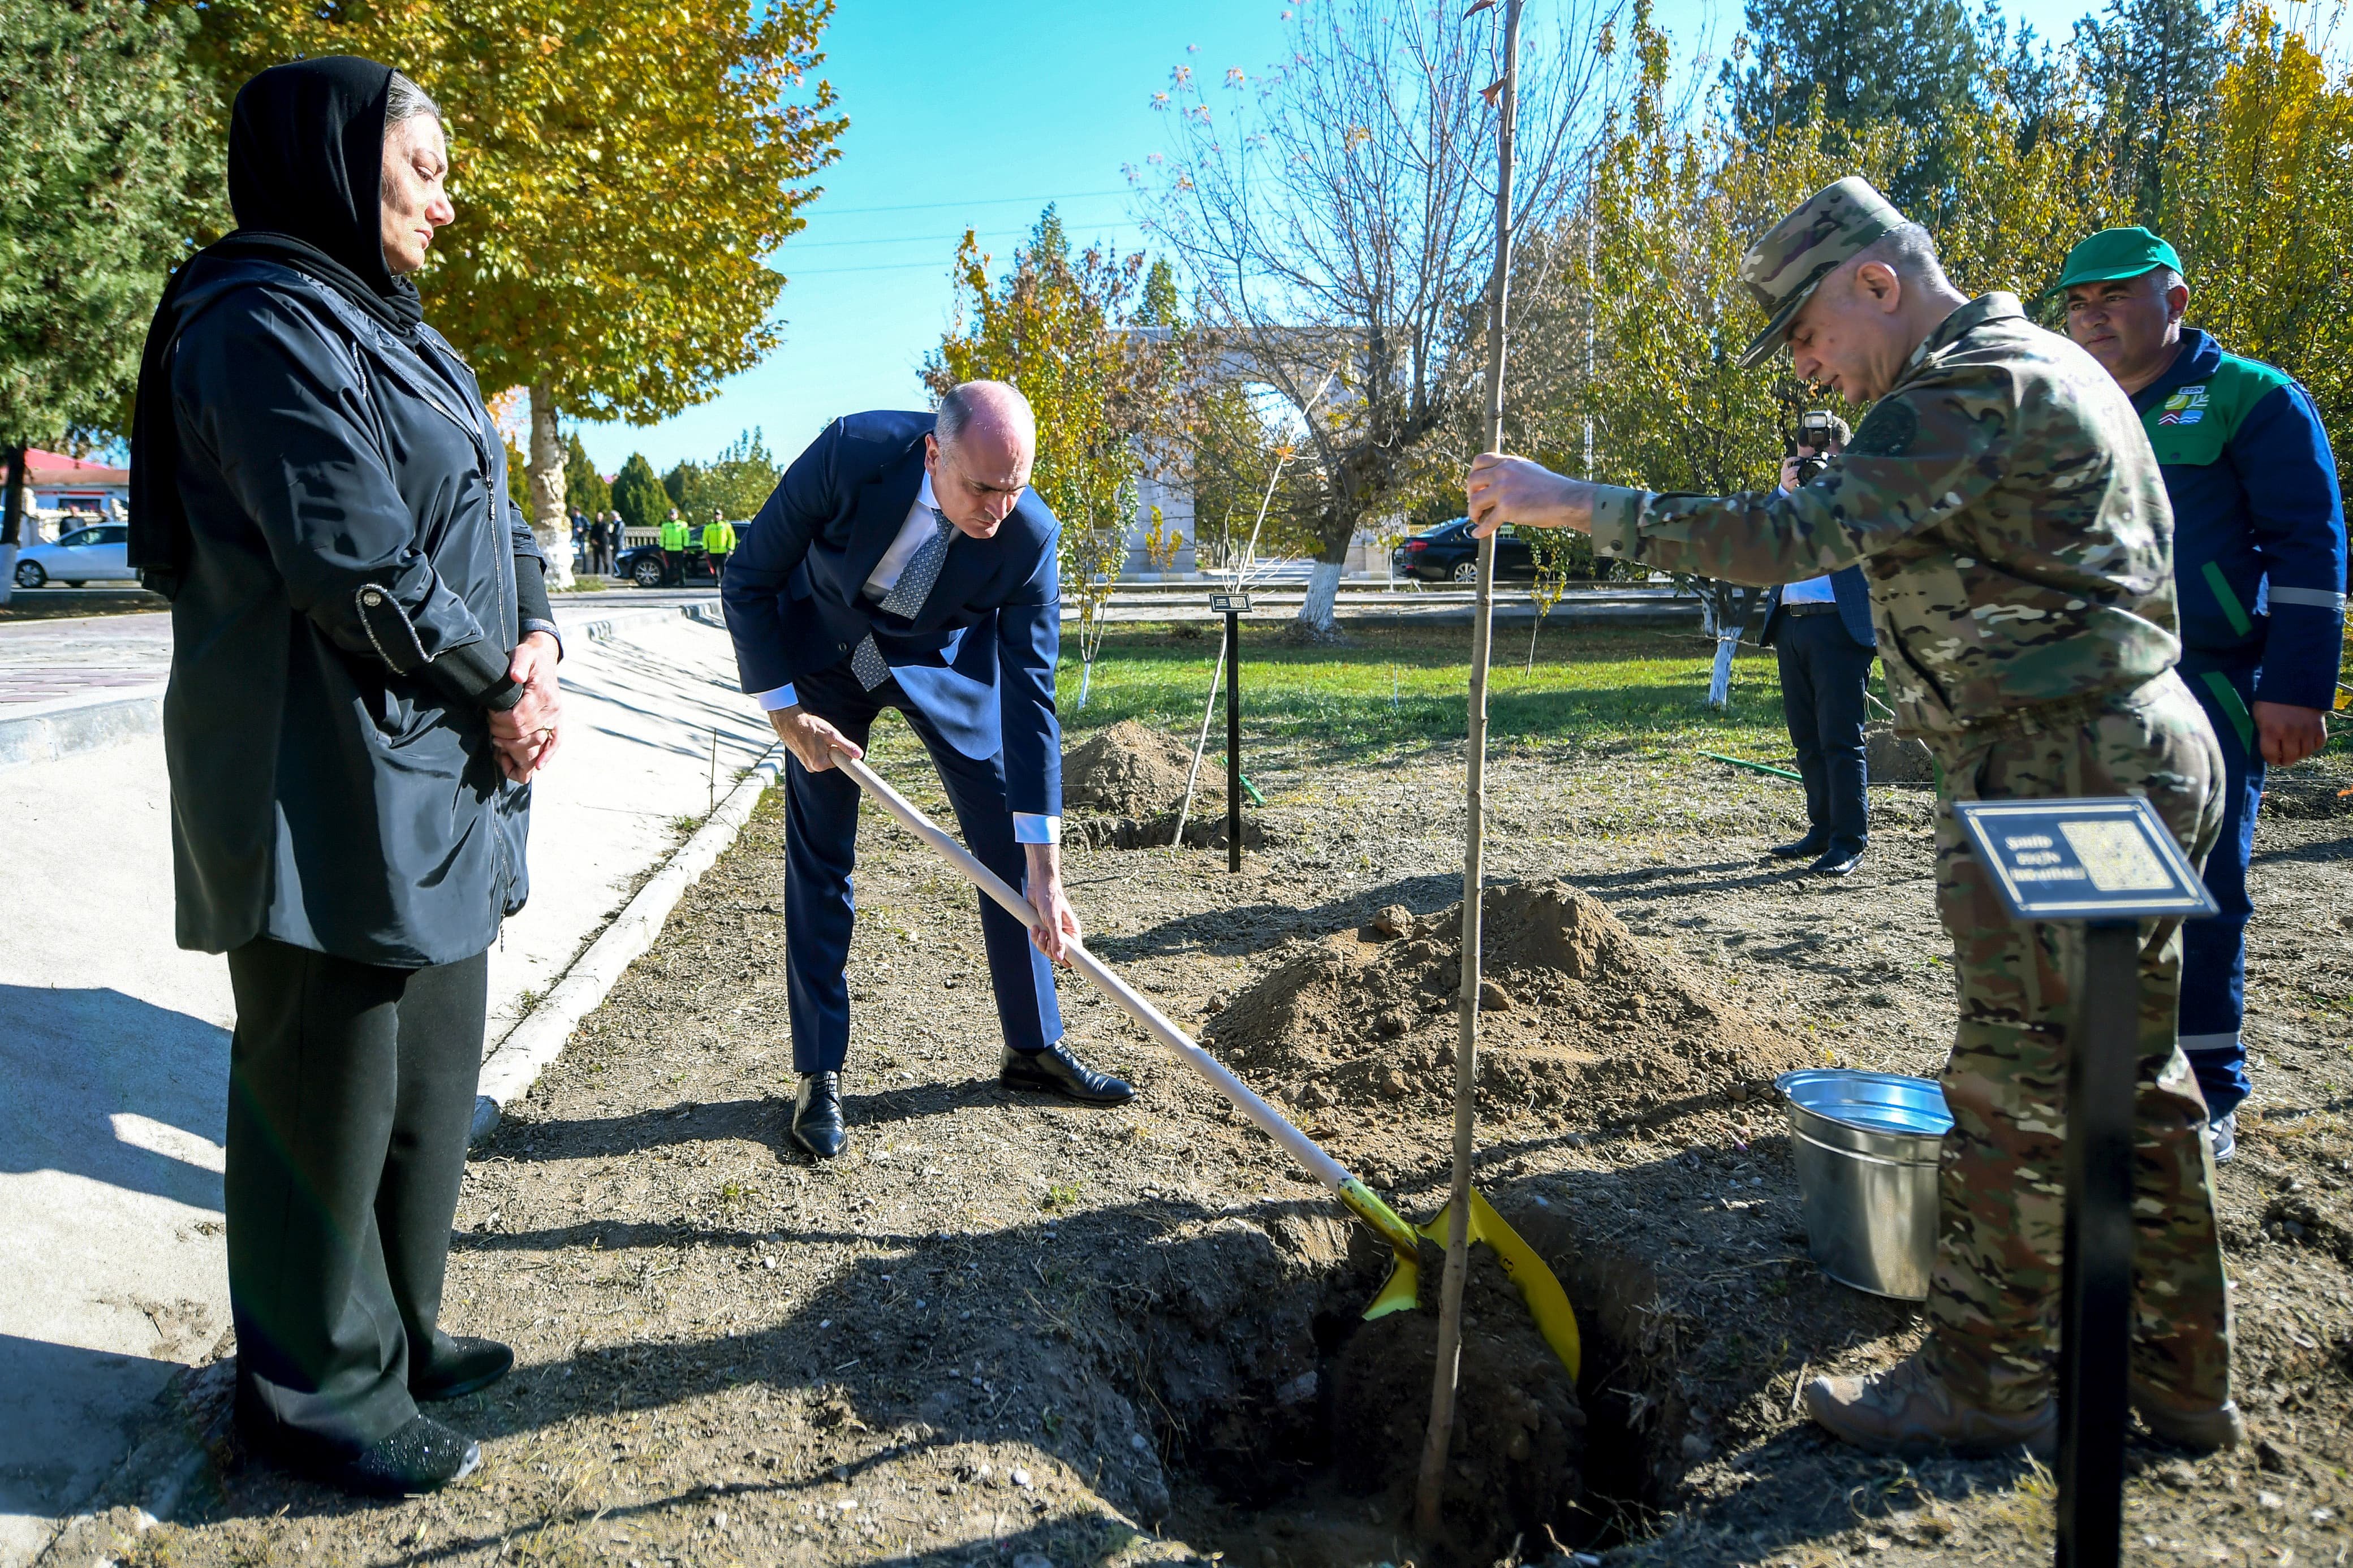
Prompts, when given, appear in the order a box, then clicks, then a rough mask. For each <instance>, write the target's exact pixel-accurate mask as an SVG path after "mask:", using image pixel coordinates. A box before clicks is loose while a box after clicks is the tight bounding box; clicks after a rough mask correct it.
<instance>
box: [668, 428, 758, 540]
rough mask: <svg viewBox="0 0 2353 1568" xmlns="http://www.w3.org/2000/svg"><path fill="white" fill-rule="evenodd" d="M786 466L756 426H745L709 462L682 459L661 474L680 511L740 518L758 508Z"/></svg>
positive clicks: (694, 516) (701, 518)
mask: <svg viewBox="0 0 2353 1568" xmlns="http://www.w3.org/2000/svg"><path fill="white" fill-rule="evenodd" d="M783 477H784V470H783V469H782V468H778V467H777V466H776V458H775V457H774V456H773V455H771V454H770V452H769V451H768V447H767V442H766V440H765V438H764V437H762V435H761V433H760V432H759V431H758V430H756V429H754V430H746V431H744V433H743V434H742V435H741V436H739V437H736V438H735V439H734V440H733V441H732V442H730V443H728V445H727V447H726V448H725V449H724V450H723V451H722V452H721V453H720V454H719V456H718V457H717V458H714V459H712V461H710V462H708V463H693V462H682V463H680V464H678V465H677V466H676V467H674V468H671V469H670V472H669V473H667V474H664V475H663V476H662V481H661V482H662V489H663V490H664V491H665V492H666V493H667V494H668V495H669V496H670V504H671V505H673V506H675V507H677V508H678V511H679V515H680V516H681V517H683V518H687V519H689V520H691V521H694V522H697V523H702V522H708V521H710V520H711V515H712V513H713V512H722V513H724V514H725V515H726V516H727V517H728V518H729V519H730V520H731V521H736V522H741V521H744V519H745V518H747V517H750V516H751V515H752V514H753V513H754V512H756V511H758V510H760V507H761V505H762V503H763V502H765V501H766V500H767V499H768V492H770V491H771V490H773V489H776V481H777V480H778V479H782V478H783Z"/></svg>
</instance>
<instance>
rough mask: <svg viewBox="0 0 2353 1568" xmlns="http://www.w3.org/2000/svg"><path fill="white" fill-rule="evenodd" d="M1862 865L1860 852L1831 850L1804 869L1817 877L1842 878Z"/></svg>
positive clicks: (1855, 850)
mask: <svg viewBox="0 0 2353 1568" xmlns="http://www.w3.org/2000/svg"><path fill="white" fill-rule="evenodd" d="M1860 865H1862V850H1860V849H1854V850H1847V849H1832V850H1831V851H1830V852H1829V853H1827V854H1825V855H1824V856H1823V857H1822V858H1820V859H1819V860H1817V861H1815V862H1814V863H1813V864H1812V865H1810V866H1809V867H1807V868H1806V869H1807V870H1809V871H1810V872H1812V873H1813V874H1814V875H1815V876H1817V877H1843V876H1845V875H1847V874H1848V873H1849V872H1851V871H1852V870H1853V869H1854V868H1856V867H1857V866H1860Z"/></svg>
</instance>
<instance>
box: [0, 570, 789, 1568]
mask: <svg viewBox="0 0 2353 1568" xmlns="http://www.w3.org/2000/svg"><path fill="white" fill-rule="evenodd" d="M702 596H703V597H707V596H708V595H702ZM676 598H677V596H675V595H673V596H669V597H668V598H667V599H666V598H665V596H663V595H654V594H645V595H629V596H628V597H627V598H623V597H621V596H620V595H595V596H594V597H591V596H589V595H581V596H580V598H579V599H577V600H572V601H567V602H566V603H565V604H564V605H562V607H561V608H560V609H559V612H558V615H559V619H561V620H562V621H563V622H564V623H565V625H566V626H567V627H569V628H571V629H572V635H570V636H569V637H567V639H566V658H565V665H564V677H565V688H566V695H565V711H566V719H567V738H566V740H565V747H564V750H563V752H561V754H560V755H559V756H558V758H557V760H556V763H555V764H554V766H553V767H552V768H551V769H550V771H549V773H548V774H547V775H546V776H545V778H544V779H543V781H542V782H541V784H538V785H537V786H535V789H534V795H535V799H534V801H533V820H532V845H531V870H532V881H533V895H532V900H531V903H530V906H529V907H528V908H527V909H526V910H524V911H523V912H522V914H521V915H520V916H518V917H516V918H515V919H514V920H512V921H508V922H507V928H506V933H505V940H504V942H503V944H502V946H501V947H500V948H494V949H493V950H492V952H491V1013H492V1022H491V1039H492V1040H496V1039H497V1038H498V1037H500V1035H501V1034H502V1033H503V1032H504V1029H505V1028H506V1027H507V1026H511V1025H512V1022H513V1020H514V1018H515V1017H516V1016H518V1014H519V1011H520V1006H519V1003H520V999H521V998H522V995H523V994H524V993H525V992H532V991H543V990H544V989H546V987H547V986H548V985H549V984H550V983H551V982H552V981H553V979H554V977H556V976H557V975H559V974H561V973H562V972H563V970H564V969H565V967H566V966H567V965H568V964H569V963H570V962H571V960H572V958H573V957H574V956H575V954H576V953H577V952H579V951H580V949H581V948H582V947H583V946H584V945H585V944H586V942H587V941H588V940H589V939H590V938H591V937H592V936H593V935H594V934H595V933H596V931H597V930H599V929H601V928H602V926H603V924H604V922H605V921H606V920H607V918H609V916H610V915H611V914H612V913H613V912H615V911H616V910H618V909H619V907H620V906H621V905H622V904H623V903H624V902H625V901H626V900H627V897H628V891H629V889H630V888H631V887H632V886H633V885H634V883H635V880H636V879H637V878H638V874H639V873H640V872H642V871H643V870H644V869H645V868H648V867H649V866H650V865H652V864H653V863H654V862H656V861H657V860H658V859H659V858H660V857H661V856H663V855H664V854H666V853H667V851H668V850H669V848H670V846H671V845H672V844H673V843H674V842H675V841H676V838H677V827H676V821H677V819H678V818H679V817H681V816H701V815H702V812H703V810H704V808H705V804H706V801H707V800H708V798H709V795H710V791H711V787H712V786H711V782H710V781H711V776H712V735H713V731H716V732H717V736H718V758H717V764H716V768H717V776H718V787H719V789H720V790H721V792H724V790H725V788H726V786H727V784H728V783H729V781H730V779H731V778H732V776H733V773H734V772H735V770H736V769H738V768H741V767H743V766H744V765H745V764H746V763H749V762H751V761H752V760H753V759H754V757H756V756H757V755H758V754H759V752H760V751H761V750H762V749H763V748H764V746H765V738H766V726H765V723H764V722H762V721H760V718H759V715H758V714H757V713H756V712H752V711H749V710H748V709H747V705H746V704H745V703H744V700H743V698H742V697H741V696H740V695H738V694H737V693H736V691H735V689H734V671H733V658H732V655H731V654H730V651H729V648H728V646H727V638H726V636H725V634H724V633H723V632H721V631H719V630H717V629H715V628H713V627H711V626H705V625H702V624H700V623H698V622H695V621H692V620H690V619H688V618H687V617H685V616H681V615H678V614H677V613H676V611H675V609H672V610H671V613H670V614H667V615H665V614H661V613H659V612H660V610H661V608H662V606H663V605H664V604H665V603H670V604H674V603H675V602H676ZM607 601H617V603H608V602H607ZM622 609H627V610H639V611H646V612H649V613H648V614H645V615H640V616H629V617H628V618H627V619H625V620H622V621H620V622H619V623H618V624H617V626H614V628H613V631H612V633H611V635H610V636H609V637H607V639H605V640H592V639H591V638H589V637H586V636H582V635H580V632H581V630H582V628H584V627H585V626H586V624H587V623H588V622H590V621H594V620H596V619H600V618H606V617H610V616H613V615H614V614H615V612H616V611H617V610H622ZM66 624H68V623H58V622H48V623H35V624H33V625H30V626H10V627H6V628H0V679H11V678H12V677H13V678H14V679H15V680H16V684H15V685H14V686H13V687H12V688H10V689H11V690H13V691H16V692H19V693H29V692H31V691H33V690H35V689H42V690H47V688H46V687H43V686H39V684H38V683H39V682H42V681H58V677H57V676H56V674H55V672H58V671H65V672H68V675H67V676H66V678H65V679H63V680H62V681H61V682H58V683H62V684H65V685H67V686H69V688H71V689H70V690H69V691H68V692H67V693H66V694H65V695H66V697H67V698H68V699H69V700H70V699H71V698H72V697H74V696H75V695H76V694H77V693H79V695H80V696H81V697H83V698H85V699H86V698H89V697H91V696H96V697H100V698H103V697H105V696H106V695H107V694H108V693H109V691H110V690H112V689H114V688H113V687H112V686H111V684H110V681H109V677H110V676H111V675H115V674H120V673H122V671H123V669H124V668H132V669H135V670H137V671H138V672H140V673H142V674H145V675H147V676H148V677H149V678H150V683H151V684H152V678H153V676H156V675H160V673H161V670H162V668H163V666H162V664H161V663H160V662H156V661H155V655H156V653H157V651H158V650H159V649H164V646H165V645H164V643H163V642H162V641H161V640H159V634H160V636H161V637H168V636H169V626H168V622H167V621H166V620H165V618H164V617H162V616H124V617H117V618H112V619H108V620H100V621H82V622H79V623H73V624H75V625H78V626H80V627H82V628H86V629H88V631H89V632H90V636H89V637H88V639H87V640H82V639H78V638H76V637H71V636H69V637H64V638H63V639H62V640H54V634H55V633H56V631H57V628H58V626H60V625H66ZM32 633H39V634H44V636H43V637H32V636H28V635H26V634H32ZM109 660H113V661H119V662H118V663H117V664H116V665H115V666H114V667H112V668H110V667H109V665H108V663H107V662H106V661H109ZM32 671H40V672H44V673H42V674H40V675H38V676H36V675H34V674H32V673H29V672H32ZM55 700H58V696H57V694H56V693H55V692H49V694H48V695H47V696H46V697H43V698H39V699H34V698H31V697H29V696H19V697H18V698H17V699H16V704H15V705H16V707H17V708H18V710H20V711H21V710H25V709H26V708H27V707H30V706H34V705H36V704H37V703H46V702H53V701H55ZM6 712H7V705H5V704H0V721H5V714H6ZM0 810H5V816H0V822H5V826H0V931H5V935H4V936H0V1083H5V1085H6V1086H7V1087H6V1089H5V1092H0V1563H19V1562H23V1561H26V1560H27V1559H28V1558H29V1557H30V1556H31V1555H32V1554H33V1552H37V1550H38V1549H39V1547H40V1545H41V1544H42V1543H43V1542H46V1540H47V1535H48V1532H49V1531H50V1529H51V1526H52V1521H55V1520H56V1519H57V1518H58V1517H59V1516H62V1515H65V1514H69V1513H70V1512H72V1511H73V1510H75V1509H76V1508H77V1507H78V1506H79V1505H80V1504H81V1503H82V1502H83V1501H84V1500H86V1499H88V1498H89V1497H90V1495H91V1493H92V1492H93V1491H94V1490H95V1489H97V1488H98V1487H99V1486H100V1484H101V1483H102V1482H103V1481H104V1479H106V1478H107V1477H108V1476H109V1475H110V1474H111V1472H112V1471H113V1469H114V1468H115V1467H116V1466H117V1465H118V1464H119V1463H120V1462H121V1458H122V1457H123V1455H124V1454H125V1453H126V1452H127V1449H128V1446H129V1435H130V1434H131V1432H132V1430H134V1428H135V1427H136V1426H137V1425H138V1424H139V1422H140V1421H141V1419H142V1416H143V1415H145V1414H146V1413H147V1412H148V1411H149V1409H150V1408H151V1405H152V1402H153V1400H154V1398H155V1396H156V1394H158V1393H159V1392H160V1391H161V1390H162V1389H163V1387H164V1384H166V1383H167V1382H168V1380H169V1379H170V1378H171V1377H172V1375H173V1374H174V1373H175V1372H176V1371H177V1370H178V1369H179V1367H180V1366H182V1365H183V1364H185V1363H189V1362H192V1361H195V1360H198V1359H201V1358H203V1357H205V1356H206V1353H207V1352H209V1351H210V1350H211V1349H212V1348H213V1346H214V1345H215V1344H216V1342H218V1341H219V1339H220V1337H221V1334H222V1331H224V1330H225V1329H226V1328H227V1323H228V1311H227V1281H226V1277H225V1274H224V1271H223V1270H224V1266H223V1263H222V1254H221V1234H220V1217H221V1216H220V1206H221V1200H220V1174H221V1137H222V1114H223V1113H222V1104H223V1094H224V1088H225V1083H226V1073H227V1046H228V1036H227V1030H228V1027H229V1026H230V1024H231V1022H232V1016H231V1007H230V1002H229V995H228V983H227V968H226V965H225V964H224V963H222V961H221V960H220V959H218V958H216V957H213V956H210V955H206V954H202V953H188V952H181V951H179V950H178V949H177V948H176V947H175V946H174V944H173V941H172V889H171V849H170V836H169V829H168V817H167V810H168V803H167V800H166V792H165V786H164V759H163V744H162V742H161V741H160V739H158V738H157V737H156V736H154V735H153V734H148V735H142V736H139V737H137V738H134V739H132V740H128V741H125V742H121V743H119V744H116V745H113V746H111V747H109V748H106V749H103V750H96V751H89V752H79V753H77V754H74V755H70V756H65V757H61V758H58V759H57V760H55V761H50V762H43V763H29V764H26V765H23V766H18V767H14V768H9V769H7V770H5V771H0Z"/></svg>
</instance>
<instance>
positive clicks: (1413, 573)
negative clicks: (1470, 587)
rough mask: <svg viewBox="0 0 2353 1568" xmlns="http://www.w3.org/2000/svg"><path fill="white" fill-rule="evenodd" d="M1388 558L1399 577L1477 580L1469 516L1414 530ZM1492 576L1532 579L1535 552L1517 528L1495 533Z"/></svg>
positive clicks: (1475, 547) (1476, 547) (1476, 557)
mask: <svg viewBox="0 0 2353 1568" xmlns="http://www.w3.org/2000/svg"><path fill="white" fill-rule="evenodd" d="M1389 559H1390V561H1392V562H1393V563H1396V566H1397V570H1398V575H1399V576H1401V577H1419V578H1420V579H1421V580H1422V581H1423V582H1425V583H1447V582H1453V583H1476V582H1477V581H1478V580H1479V542H1478V541H1477V540H1475V539H1473V538H1472V537H1471V520H1470V519H1469V518H1467V517H1458V518H1456V519H1455V520H1454V521H1452V522H1441V523H1440V524H1439V525H1438V526H1437V527H1436V528H1432V529H1428V530H1425V531H1422V532H1420V533H1417V534H1415V535H1414V536H1413V537H1412V538H1411V539H1409V540H1407V541H1406V542H1404V543H1402V544H1400V545H1398V547H1397V549H1396V550H1394V551H1392V552H1390V554H1389ZM1495 576H1496V578H1497V579H1498V580H1499V581H1500V580H1503V579H1507V578H1515V579H1517V580H1519V581H1521V582H1524V583H1533V582H1535V576H1536V558H1535V552H1533V551H1531V550H1530V549H1529V548H1528V542H1527V541H1526V540H1525V539H1522V538H1521V537H1519V531H1518V530H1516V529H1514V528H1512V527H1510V526H1509V525H1506V526H1505V527H1504V530H1503V531H1502V532H1500V533H1498V534H1496V535H1495Z"/></svg>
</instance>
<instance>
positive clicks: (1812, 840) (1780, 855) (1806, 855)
mask: <svg viewBox="0 0 2353 1568" xmlns="http://www.w3.org/2000/svg"><path fill="white" fill-rule="evenodd" d="M1829 847H1831V841H1830V840H1829V838H1827V837H1824V836H1822V835H1821V834H1819V833H1809V834H1807V835H1806V836H1805V837H1803V838H1793V839H1791V840H1790V841H1789V842H1788V843H1787V844H1776V845H1775V846H1773V847H1772V848H1770V849H1767V851H1765V853H1766V854H1767V855H1770V856H1771V857H1773V858H1774V859H1776V860H1810V859H1812V858H1814V857H1815V856H1817V855H1820V853H1821V852H1822V851H1823V850H1825V849H1828V848H1829Z"/></svg>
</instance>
